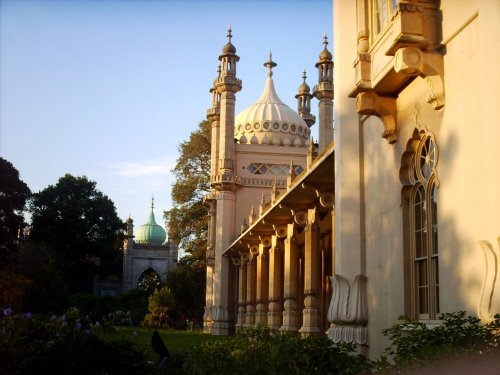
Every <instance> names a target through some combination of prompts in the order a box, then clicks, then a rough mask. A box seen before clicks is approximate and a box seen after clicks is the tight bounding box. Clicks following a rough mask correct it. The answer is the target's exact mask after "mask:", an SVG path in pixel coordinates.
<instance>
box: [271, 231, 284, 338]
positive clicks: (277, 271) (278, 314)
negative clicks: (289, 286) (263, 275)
mask: <svg viewBox="0 0 500 375" xmlns="http://www.w3.org/2000/svg"><path fill="white" fill-rule="evenodd" d="M281 253H282V251H281V249H280V248H279V239H278V236H276V235H275V236H273V237H272V244H271V248H270V249H269V312H268V313H267V325H268V326H269V328H271V329H273V330H278V329H280V327H281V325H282V322H283V309H282V305H281V301H282V296H281V287H282V285H283V275H282V273H281V266H282V259H281V258H282V257H281Z"/></svg>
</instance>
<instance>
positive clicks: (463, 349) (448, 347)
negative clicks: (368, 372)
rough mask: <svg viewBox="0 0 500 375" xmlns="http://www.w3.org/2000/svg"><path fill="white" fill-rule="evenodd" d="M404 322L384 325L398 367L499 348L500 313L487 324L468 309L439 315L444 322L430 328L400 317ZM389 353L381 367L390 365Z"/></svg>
mask: <svg viewBox="0 0 500 375" xmlns="http://www.w3.org/2000/svg"><path fill="white" fill-rule="evenodd" d="M400 320H402V322H401V323H398V324H394V325H393V326H392V327H391V328H388V329H385V330H384V331H382V332H383V334H384V335H385V336H386V337H388V338H389V340H390V342H391V346H390V347H389V348H387V349H386V351H385V354H386V355H387V356H389V358H391V359H392V361H393V362H394V364H393V367H395V368H399V369H416V368H421V367H422V366H424V365H428V364H430V363H433V362H436V361H446V360H452V359H457V358H459V357H467V358H468V359H470V360H471V361H474V360H475V359H477V358H479V357H480V356H482V355H483V354H484V353H487V352H490V351H493V350H498V349H499V344H500V315H495V320H493V321H492V322H490V323H488V324H482V323H481V321H480V320H479V319H478V318H476V317H473V316H467V315H466V313H465V311H458V312H454V313H445V314H441V315H440V316H439V320H441V324H439V325H437V326H435V327H432V328H429V327H427V325H426V324H424V323H422V322H420V321H418V320H414V319H410V318H408V317H407V316H402V317H400ZM389 366H391V365H389V363H388V361H387V357H382V359H381V360H380V361H379V362H378V367H382V368H383V367H389Z"/></svg>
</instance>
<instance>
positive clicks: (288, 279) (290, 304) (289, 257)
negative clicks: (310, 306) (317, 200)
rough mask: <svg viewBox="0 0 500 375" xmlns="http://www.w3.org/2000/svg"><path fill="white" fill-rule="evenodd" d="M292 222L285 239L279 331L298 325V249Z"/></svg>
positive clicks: (289, 330) (292, 329) (292, 330)
mask: <svg viewBox="0 0 500 375" xmlns="http://www.w3.org/2000/svg"><path fill="white" fill-rule="evenodd" d="M294 226H295V225H294V224H288V227H287V238H286V239H285V254H284V256H285V285H284V286H285V288H284V299H285V301H284V304H283V307H284V311H283V325H282V326H281V328H280V331H284V332H296V331H297V329H298V327H297V325H298V314H297V278H298V264H297V263H298V250H297V240H296V239H295V230H294Z"/></svg>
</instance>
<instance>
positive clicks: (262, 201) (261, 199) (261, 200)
mask: <svg viewBox="0 0 500 375" xmlns="http://www.w3.org/2000/svg"><path fill="white" fill-rule="evenodd" d="M265 202H266V201H265V200H264V192H262V195H261V197H260V204H261V205H264V203H265Z"/></svg>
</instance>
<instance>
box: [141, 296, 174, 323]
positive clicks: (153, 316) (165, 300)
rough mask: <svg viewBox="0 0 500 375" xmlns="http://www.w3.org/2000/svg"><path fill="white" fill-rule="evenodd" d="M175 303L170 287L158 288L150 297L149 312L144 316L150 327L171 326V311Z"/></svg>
mask: <svg viewBox="0 0 500 375" xmlns="http://www.w3.org/2000/svg"><path fill="white" fill-rule="evenodd" d="M174 305H175V300H174V296H173V295H172V292H171V291H170V289H169V288H168V287H163V288H161V289H156V290H155V291H154V292H153V294H152V295H150V296H149V299H148V310H149V313H148V314H147V315H146V316H145V317H144V324H145V325H146V326H148V327H156V328H165V327H168V326H169V321H170V316H169V313H170V311H172V308H173V307H174Z"/></svg>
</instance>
